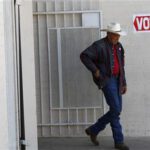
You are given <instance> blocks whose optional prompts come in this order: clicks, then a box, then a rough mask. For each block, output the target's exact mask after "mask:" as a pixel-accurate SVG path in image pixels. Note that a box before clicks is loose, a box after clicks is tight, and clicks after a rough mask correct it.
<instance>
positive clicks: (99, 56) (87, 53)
mask: <svg viewBox="0 0 150 150" xmlns="http://www.w3.org/2000/svg"><path fill="white" fill-rule="evenodd" d="M112 48H113V45H112V43H110V42H109V41H108V39H107V37H105V38H103V39H100V40H98V41H96V42H94V43H93V44H92V45H90V46H89V47H88V48H86V49H85V50H84V51H83V52H82V53H81V54H80V59H81V61H82V62H83V64H84V65H85V66H86V67H87V68H88V69H89V70H90V71H91V73H92V75H93V80H94V82H95V83H96V85H97V86H98V87H99V89H101V88H103V87H104V86H105V85H106V84H107V82H108V81H109V79H110V78H111V76H112V68H113V65H114V64H113V63H114V61H113V56H112ZM116 48H117V56H118V61H119V71H120V73H119V81H120V82H119V84H120V87H122V86H125V85H126V79H125V71H124V49H123V47H122V44H121V43H120V42H118V43H117V44H116ZM97 69H99V70H100V74H101V76H100V78H99V79H97V78H95V76H94V73H95V71H96V70H97Z"/></svg>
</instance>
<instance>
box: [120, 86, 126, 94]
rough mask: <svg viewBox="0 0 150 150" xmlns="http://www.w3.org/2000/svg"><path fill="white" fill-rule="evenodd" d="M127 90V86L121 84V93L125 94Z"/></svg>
mask: <svg viewBox="0 0 150 150" xmlns="http://www.w3.org/2000/svg"><path fill="white" fill-rule="evenodd" d="M126 92H127V86H123V87H122V89H121V94H125V93H126Z"/></svg>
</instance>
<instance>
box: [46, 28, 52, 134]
mask: <svg viewBox="0 0 150 150" xmlns="http://www.w3.org/2000/svg"><path fill="white" fill-rule="evenodd" d="M49 31H50V30H49V29H48V30H47V37H48V61H49V90H50V100H49V103H50V123H51V124H52V85H51V83H52V82H51V76H52V75H51V52H50V33H49ZM50 132H51V133H52V127H50Z"/></svg>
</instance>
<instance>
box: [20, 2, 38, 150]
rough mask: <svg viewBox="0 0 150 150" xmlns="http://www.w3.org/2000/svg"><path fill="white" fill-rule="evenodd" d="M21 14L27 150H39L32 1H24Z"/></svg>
mask: <svg viewBox="0 0 150 150" xmlns="http://www.w3.org/2000/svg"><path fill="white" fill-rule="evenodd" d="M20 14H21V17H20V25H21V50H22V74H23V95H24V118H25V137H26V142H27V147H26V150H37V118H36V117H37V116H36V90H35V60H34V59H35V57H34V46H33V44H34V41H33V16H32V1H28V0H22V2H21V6H20Z"/></svg>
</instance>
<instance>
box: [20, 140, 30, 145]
mask: <svg viewBox="0 0 150 150" xmlns="http://www.w3.org/2000/svg"><path fill="white" fill-rule="evenodd" d="M20 144H21V145H25V146H28V143H27V141H26V140H20Z"/></svg>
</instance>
